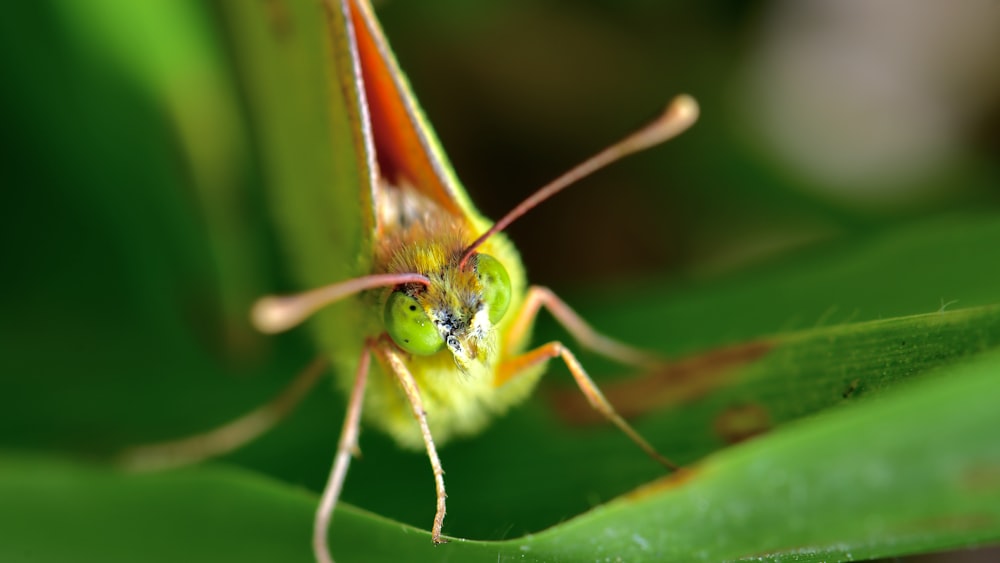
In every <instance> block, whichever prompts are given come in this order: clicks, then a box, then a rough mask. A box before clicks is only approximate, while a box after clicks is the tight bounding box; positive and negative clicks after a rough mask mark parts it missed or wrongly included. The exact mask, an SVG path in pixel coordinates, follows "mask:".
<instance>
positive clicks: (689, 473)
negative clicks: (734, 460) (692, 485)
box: [622, 467, 700, 502]
mask: <svg viewBox="0 0 1000 563" xmlns="http://www.w3.org/2000/svg"><path fill="white" fill-rule="evenodd" d="M699 473H700V471H698V470H697V469H695V468H690V467H682V468H680V469H678V470H677V471H674V472H673V473H671V474H670V475H666V476H664V477H660V478H659V479H656V480H655V481H650V482H649V483H646V484H645V485H642V486H640V487H639V488H637V489H635V490H634V491H632V492H629V493H626V494H625V495H624V496H623V497H622V498H623V499H624V500H626V501H629V502H635V501H638V500H642V499H644V498H647V497H650V496H653V495H656V494H659V493H661V492H663V491H667V490H670V489H676V488H680V487H682V486H684V485H685V484H687V483H688V482H690V481H691V479H693V478H694V477H695V476H697V475H698V474H699Z"/></svg>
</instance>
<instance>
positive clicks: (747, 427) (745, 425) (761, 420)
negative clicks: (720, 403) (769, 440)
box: [712, 404, 771, 444]
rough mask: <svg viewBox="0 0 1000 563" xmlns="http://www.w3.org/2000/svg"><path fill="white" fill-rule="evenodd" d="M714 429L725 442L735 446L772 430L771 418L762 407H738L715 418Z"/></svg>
mask: <svg viewBox="0 0 1000 563" xmlns="http://www.w3.org/2000/svg"><path fill="white" fill-rule="evenodd" d="M712 428H713V430H715V433H716V434H717V435H718V436H719V437H720V438H722V440H723V441H725V442H726V443H728V444H735V443H737V442H742V441H744V440H747V439H750V438H753V437H754V436H757V435H758V434H763V433H764V432H767V431H768V430H770V429H771V416H770V415H769V414H768V412H767V409H765V408H764V407H762V406H760V405H756V404H745V405H736V406H732V407H729V408H728V409H726V410H724V411H722V413H720V414H719V415H718V416H717V417H715V422H714V423H713V424H712Z"/></svg>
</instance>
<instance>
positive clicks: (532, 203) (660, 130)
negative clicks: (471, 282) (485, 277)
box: [458, 94, 699, 268]
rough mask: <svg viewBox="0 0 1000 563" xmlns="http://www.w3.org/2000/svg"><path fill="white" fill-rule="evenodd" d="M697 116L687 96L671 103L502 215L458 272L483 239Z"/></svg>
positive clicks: (673, 134)
mask: <svg viewBox="0 0 1000 563" xmlns="http://www.w3.org/2000/svg"><path fill="white" fill-rule="evenodd" d="M698 113H699V110H698V102H696V101H695V99H694V98H692V97H691V96H689V95H687V94H681V95H680V96H677V97H676V98H674V99H673V100H671V102H670V103H669V104H668V105H667V107H666V109H664V110H663V113H661V114H660V115H659V116H657V117H656V119H654V120H653V121H651V122H649V123H647V124H646V125H645V126H643V127H642V128H641V129H639V130H637V131H635V132H634V133H632V134H631V135H629V136H628V137H625V138H624V139H622V140H621V141H618V142H617V143H615V144H613V145H611V146H610V147H608V148H606V149H604V150H602V151H601V152H599V153H597V154H595V155H594V156H592V157H590V158H588V159H587V160H585V161H583V162H582V163H580V164H578V165H577V166H576V167H574V168H573V169H571V170H570V171H568V172H566V173H565V174H563V175H562V176H559V177H558V178H556V179H555V180H553V181H552V182H550V183H549V184H547V185H545V186H543V187H542V188H541V189H539V190H538V191H537V192H535V193H533V194H531V196H529V197H528V198H527V199H525V200H524V201H522V202H521V203H520V205H518V206H517V207H515V208H514V209H511V210H510V212H508V213H507V214H506V215H504V216H503V217H502V218H501V219H500V220H499V221H497V222H496V223H495V224H494V225H493V226H492V227H490V229H489V230H488V231H486V232H485V233H483V234H482V235H480V237H479V238H477V239H476V240H475V241H474V242H473V243H472V244H470V245H469V246H468V248H466V249H465V251H464V252H463V253H462V259H461V260H460V261H459V263H458V265H459V268H464V267H465V264H466V262H468V261H469V259H470V258H471V257H472V255H473V254H475V252H476V249H477V248H479V246H480V245H482V244H483V243H484V242H486V240H487V239H489V238H490V237H491V236H493V235H495V234H497V233H499V232H500V231H502V230H504V229H506V228H507V227H508V226H510V224H511V223H513V222H514V221H516V220H517V219H518V218H519V217H521V216H522V215H524V214H525V213H527V212H528V211H530V210H532V209H534V208H535V207H536V206H537V205H538V204H540V203H542V202H543V201H545V200H547V199H549V198H550V197H552V196H554V195H556V194H557V193H559V192H560V191H562V190H563V189H565V188H566V187H568V186H570V185H572V184H574V183H576V182H577V181H579V180H581V179H582V178H585V177H587V176H589V175H591V174H593V173H594V172H596V171H598V170H600V169H601V168H604V167H605V166H607V165H609V164H611V163H613V162H615V161H617V160H621V159H622V158H624V157H626V156H628V155H630V154H633V153H637V152H639V151H642V150H645V149H648V148H650V147H653V146H655V145H658V144H660V143H662V142H664V141H667V140H669V139H672V138H673V137H676V136H677V135H680V134H681V133H683V132H684V131H685V130H686V129H687V128H689V127H691V125H693V124H694V122H695V121H697V119H698Z"/></svg>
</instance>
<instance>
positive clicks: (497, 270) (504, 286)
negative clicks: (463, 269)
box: [476, 254, 510, 324]
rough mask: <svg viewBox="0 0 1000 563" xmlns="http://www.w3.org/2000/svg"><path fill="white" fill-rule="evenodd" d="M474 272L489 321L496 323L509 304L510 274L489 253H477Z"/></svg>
mask: <svg viewBox="0 0 1000 563" xmlns="http://www.w3.org/2000/svg"><path fill="white" fill-rule="evenodd" d="M476 274H478V275H479V283H480V284H481V285H482V287H483V301H484V302H485V303H486V307H487V308H488V309H489V314H490V322H492V323H494V324H495V323H498V322H500V319H502V318H503V316H504V313H506V312H507V307H508V306H510V276H508V275H507V269H506V268H504V267H503V264H501V263H500V261H499V260H497V259H496V258H494V257H492V256H490V255H489V254H477V255H476Z"/></svg>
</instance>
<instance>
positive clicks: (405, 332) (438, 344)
mask: <svg viewBox="0 0 1000 563" xmlns="http://www.w3.org/2000/svg"><path fill="white" fill-rule="evenodd" d="M384 319H385V329H386V331H387V332H388V333H389V336H391V337H392V340H393V341H394V342H395V343H396V344H397V345H399V347H400V348H402V349H403V350H406V351H407V352H409V353H411V354H416V355H417V356H430V355H431V354H433V353H435V352H438V351H439V350H441V349H442V348H444V339H443V338H441V333H440V332H438V329H437V327H436V326H434V323H432V322H431V320H430V319H429V318H427V314H426V313H424V309H423V307H421V306H420V304H419V303H417V300H416V299H414V298H413V297H411V296H409V295H407V294H406V293H404V292H402V291H393V292H392V295H390V296H389V300H388V301H386V302H385V316H384Z"/></svg>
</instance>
